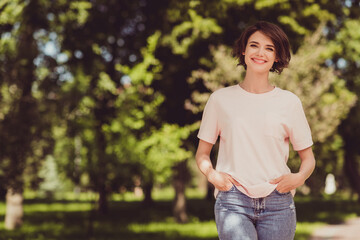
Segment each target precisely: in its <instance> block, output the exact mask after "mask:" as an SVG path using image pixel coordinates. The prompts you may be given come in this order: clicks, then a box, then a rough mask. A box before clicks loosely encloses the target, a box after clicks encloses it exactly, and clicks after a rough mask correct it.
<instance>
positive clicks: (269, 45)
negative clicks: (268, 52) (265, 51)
mask: <svg viewBox="0 0 360 240" xmlns="http://www.w3.org/2000/svg"><path fill="white" fill-rule="evenodd" d="M250 43H256V44H259V43H258V42H256V41H251V42H249V44H250ZM266 46H268V47H273V48H275V46H274V45H271V44H267V45H266Z"/></svg>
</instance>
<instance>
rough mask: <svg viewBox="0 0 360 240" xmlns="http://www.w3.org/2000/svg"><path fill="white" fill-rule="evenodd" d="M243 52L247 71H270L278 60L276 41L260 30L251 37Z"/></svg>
mask: <svg viewBox="0 0 360 240" xmlns="http://www.w3.org/2000/svg"><path fill="white" fill-rule="evenodd" d="M243 54H244V55H245V63H246V66H247V71H254V72H257V73H268V72H269V70H270V69H271V67H272V66H273V64H274V62H275V61H276V52H275V46H274V43H273V42H272V41H271V39H270V38H269V37H267V36H266V35H265V34H263V33H261V32H259V31H257V32H255V33H253V34H252V35H251V36H250V37H249V39H248V42H247V45H246V48H245V52H244V53H243Z"/></svg>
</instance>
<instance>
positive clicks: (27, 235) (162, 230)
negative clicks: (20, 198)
mask: <svg viewBox="0 0 360 240" xmlns="http://www.w3.org/2000/svg"><path fill="white" fill-rule="evenodd" d="M213 204H214V201H210V202H209V201H206V200H202V199H190V200H188V202H187V209H188V214H189V217H190V222H189V223H187V224H177V223H175V222H174V220H173V217H172V202H171V201H158V202H155V203H154V205H153V206H151V207H145V206H144V205H142V203H141V202H124V201H118V202H110V204H109V213H108V214H107V215H101V214H99V213H97V212H95V211H91V210H90V209H91V206H92V205H93V203H92V202H84V201H51V202H49V201H39V200H37V201H36V200H32V201H26V202H25V217H24V225H23V227H22V228H21V229H19V230H16V231H5V230H4V229H3V226H0V239H13V240H20V239H38V240H41V239H46V240H51V239H70V240H72V239H74V240H75V239H76V240H81V239H86V240H91V239H108V240H115V239H116V240H118V239H124V240H135V239H136V240H143V239H144V240H145V239H146V240H149V239H154V240H155V239H169V240H185V239H186V240H195V239H202V240H215V239H218V238H217V235H216V227H215V223H214V213H213ZM41 207H42V208H41ZM296 208H297V219H298V222H309V223H313V222H324V223H340V222H343V221H344V220H345V218H346V217H348V216H349V215H351V214H359V213H360V206H359V204H358V203H357V202H354V201H345V200H309V199H301V198H300V199H296ZM39 209H40V210H39ZM0 218H2V219H3V218H4V216H3V215H2V216H0ZM307 237H308V235H307V234H303V233H301V232H299V234H297V238H296V239H307Z"/></svg>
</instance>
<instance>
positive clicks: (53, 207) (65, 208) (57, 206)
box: [24, 202, 92, 214]
mask: <svg viewBox="0 0 360 240" xmlns="http://www.w3.org/2000/svg"><path fill="white" fill-rule="evenodd" d="M91 207H92V204H91V203H86V202H85V203H81V202H80V203H77V202H75V203H33V204H25V205H24V212H25V214H26V213H31V212H74V211H89V210H91Z"/></svg>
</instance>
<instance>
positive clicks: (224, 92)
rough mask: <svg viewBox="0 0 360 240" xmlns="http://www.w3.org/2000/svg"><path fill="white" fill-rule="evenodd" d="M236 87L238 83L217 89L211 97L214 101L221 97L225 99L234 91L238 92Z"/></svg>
mask: <svg viewBox="0 0 360 240" xmlns="http://www.w3.org/2000/svg"><path fill="white" fill-rule="evenodd" d="M236 88H237V85H233V86H229V87H224V88H220V89H217V90H215V91H214V92H213V93H212V94H211V95H210V99H212V100H214V101H220V100H221V99H224V98H226V97H227V96H229V95H231V94H232V93H234V92H236V91H237V89H236Z"/></svg>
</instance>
